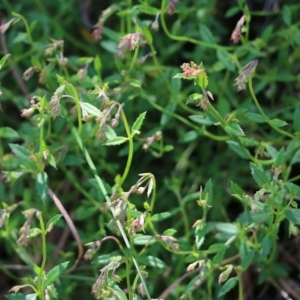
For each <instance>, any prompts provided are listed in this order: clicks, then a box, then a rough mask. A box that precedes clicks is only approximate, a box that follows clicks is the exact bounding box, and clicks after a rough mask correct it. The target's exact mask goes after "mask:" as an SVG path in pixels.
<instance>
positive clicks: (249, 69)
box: [234, 59, 258, 92]
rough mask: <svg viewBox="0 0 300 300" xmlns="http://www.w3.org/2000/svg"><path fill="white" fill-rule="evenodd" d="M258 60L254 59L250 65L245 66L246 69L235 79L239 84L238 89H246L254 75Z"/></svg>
mask: <svg viewBox="0 0 300 300" xmlns="http://www.w3.org/2000/svg"><path fill="white" fill-rule="evenodd" d="M257 64H258V60H257V59H255V60H252V61H251V62H250V63H249V64H248V65H246V66H245V67H244V71H243V72H242V73H241V74H240V75H239V77H237V78H236V79H235V84H234V85H236V86H237V91H238V92H239V91H241V90H245V89H246V83H247V82H248V81H249V79H250V77H252V76H253V75H254V72H255V69H256V66H257Z"/></svg>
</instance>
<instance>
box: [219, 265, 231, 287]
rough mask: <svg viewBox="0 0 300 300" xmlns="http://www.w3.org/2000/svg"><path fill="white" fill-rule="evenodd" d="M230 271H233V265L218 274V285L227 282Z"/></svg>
mask: <svg viewBox="0 0 300 300" xmlns="http://www.w3.org/2000/svg"><path fill="white" fill-rule="evenodd" d="M232 269H233V265H228V267H227V269H226V270H225V271H223V272H222V273H221V274H220V276H219V283H222V282H224V281H227V279H228V276H229V275H230V273H231V271H232Z"/></svg>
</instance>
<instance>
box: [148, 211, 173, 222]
mask: <svg viewBox="0 0 300 300" xmlns="http://www.w3.org/2000/svg"><path fill="white" fill-rule="evenodd" d="M171 216H172V214H171V213H169V212H162V213H158V214H154V215H152V216H151V221H152V222H159V221H162V220H165V219H167V218H169V217H171Z"/></svg>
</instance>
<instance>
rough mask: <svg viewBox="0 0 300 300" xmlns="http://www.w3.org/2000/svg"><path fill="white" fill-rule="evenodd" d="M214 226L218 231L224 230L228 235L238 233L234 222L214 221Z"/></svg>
mask: <svg viewBox="0 0 300 300" xmlns="http://www.w3.org/2000/svg"><path fill="white" fill-rule="evenodd" d="M214 226H215V228H216V229H217V230H218V231H220V232H225V233H228V234H230V235H235V234H237V233H238V228H237V226H236V225H235V224H231V223H223V222H216V223H215V224H214Z"/></svg>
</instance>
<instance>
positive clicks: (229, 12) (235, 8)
mask: <svg viewBox="0 0 300 300" xmlns="http://www.w3.org/2000/svg"><path fill="white" fill-rule="evenodd" d="M238 12H240V8H239V7H238V6H233V7H230V8H229V9H228V10H227V11H226V13H225V18H230V17H232V16H234V15H236V14H237V13H238Z"/></svg>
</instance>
